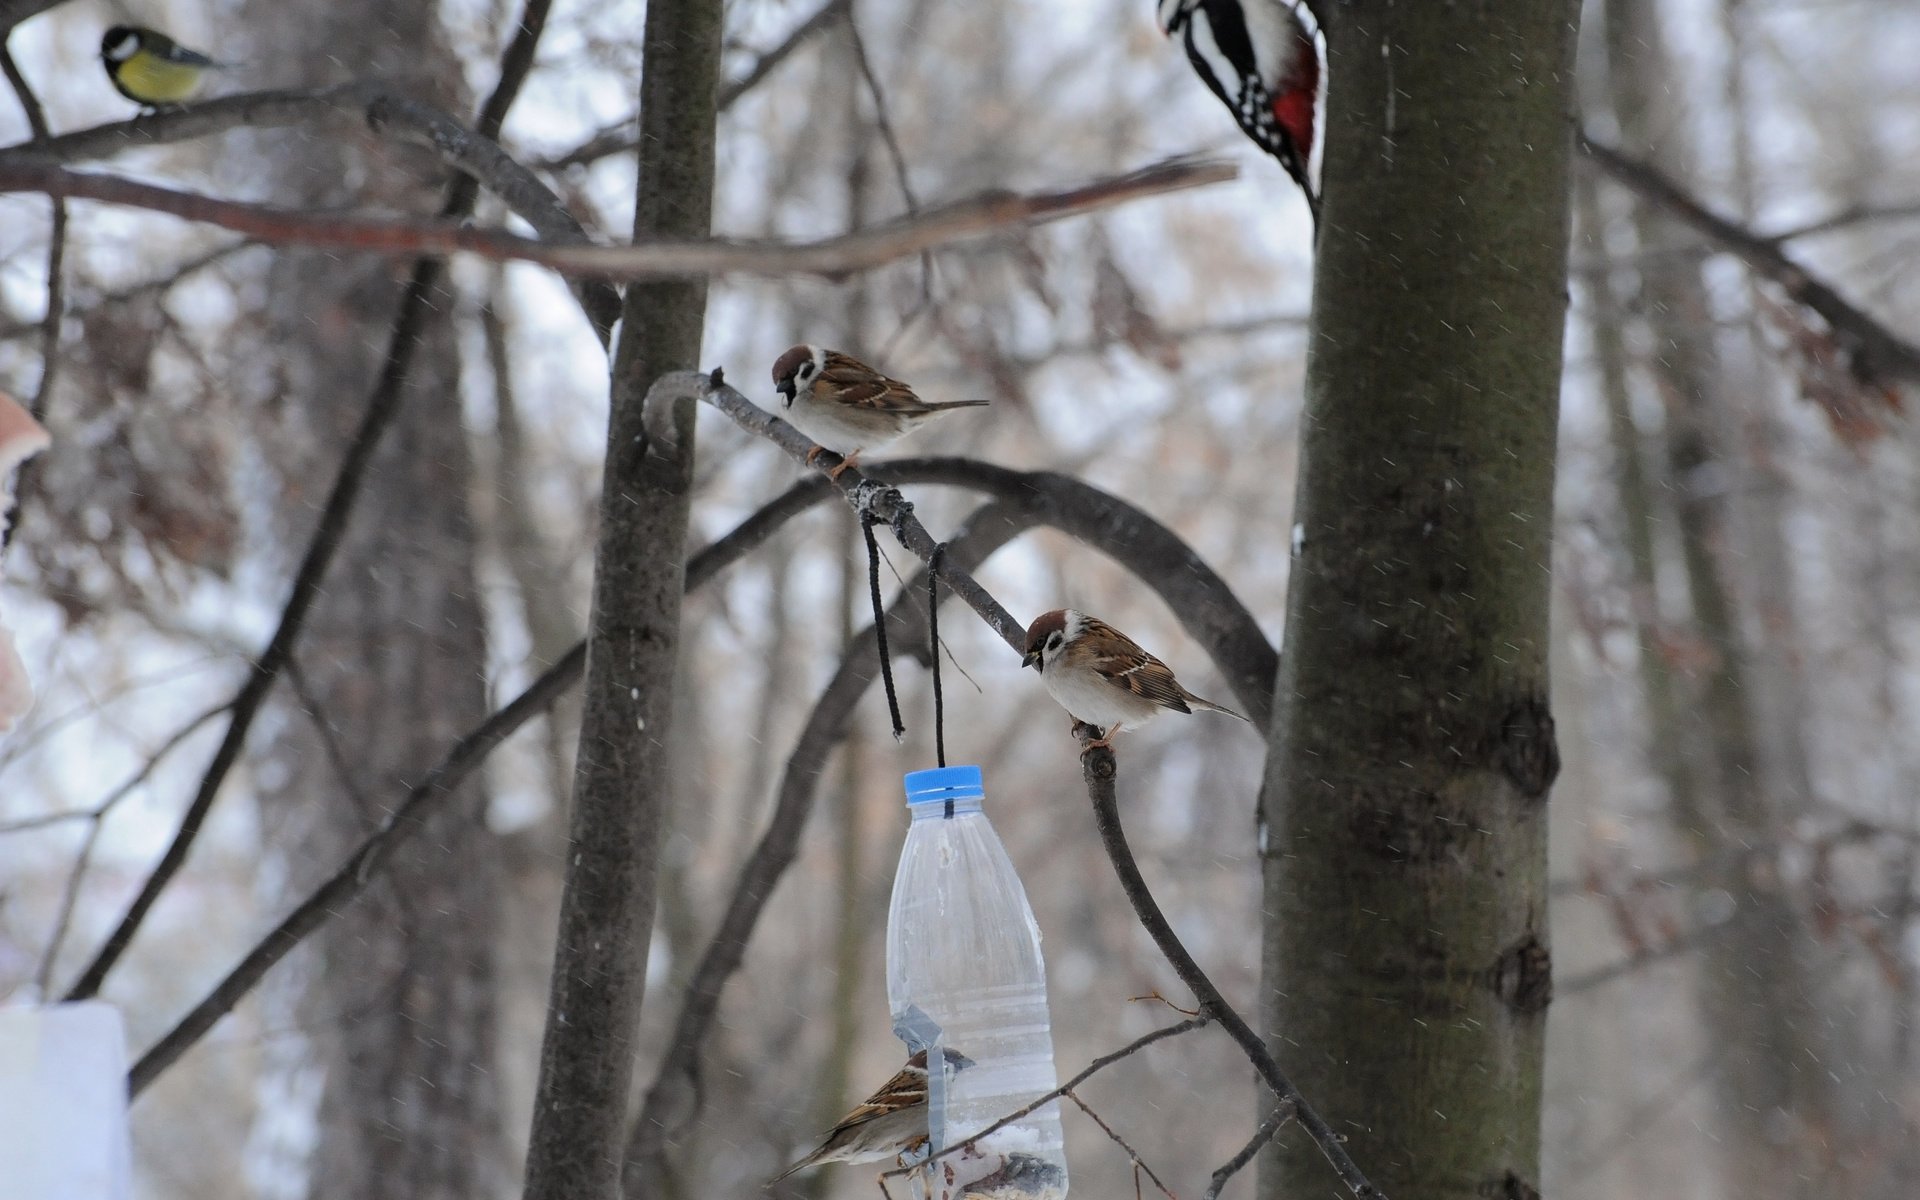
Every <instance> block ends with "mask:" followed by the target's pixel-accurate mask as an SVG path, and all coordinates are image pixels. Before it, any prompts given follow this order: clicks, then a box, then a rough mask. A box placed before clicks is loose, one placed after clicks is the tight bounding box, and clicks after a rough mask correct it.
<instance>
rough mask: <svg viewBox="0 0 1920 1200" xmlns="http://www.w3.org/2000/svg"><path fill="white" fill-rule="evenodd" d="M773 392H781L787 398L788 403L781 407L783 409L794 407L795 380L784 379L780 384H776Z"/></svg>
mask: <svg viewBox="0 0 1920 1200" xmlns="http://www.w3.org/2000/svg"><path fill="white" fill-rule="evenodd" d="M773 390H774V391H776V392H779V393H780V394H781V395H782V396H785V397H786V398H787V399H786V402H785V403H784V404H783V405H782V406H781V407H783V408H792V407H793V380H792V379H791V378H788V379H782V380H781V381H780V382H779V383H776V384H774V385H773Z"/></svg>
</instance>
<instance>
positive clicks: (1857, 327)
mask: <svg viewBox="0 0 1920 1200" xmlns="http://www.w3.org/2000/svg"><path fill="white" fill-rule="evenodd" d="M1579 148H1580V151H1581V153H1583V154H1585V155H1586V156H1587V157H1588V158H1590V159H1592V160H1593V161H1594V162H1595V163H1596V164H1598V165H1599V166H1600V168H1601V169H1603V170H1604V171H1606V173H1607V174H1608V175H1609V176H1611V177H1612V178H1613V179H1614V180H1615V181H1616V182H1618V183H1620V184H1622V185H1623V186H1625V187H1626V188H1627V189H1628V190H1630V191H1632V192H1633V193H1634V194H1635V195H1637V196H1639V197H1640V198H1641V199H1642V200H1645V201H1647V202H1648V203H1650V204H1652V205H1654V206H1655V207H1657V208H1659V209H1660V210H1661V211H1662V212H1664V213H1666V214H1667V215H1668V216H1671V217H1673V218H1675V219H1676V220H1679V221H1681V222H1682V223H1684V224H1686V225H1688V226H1690V227H1691V228H1693V229H1694V230H1695V231H1696V232H1698V233H1700V234H1702V235H1703V236H1705V237H1707V238H1709V239H1710V240H1712V241H1713V242H1715V243H1716V244H1718V245H1719V246H1720V247H1721V248H1723V249H1725V250H1727V251H1728V252H1729V253H1731V254H1733V255H1734V256H1735V257H1736V258H1738V259H1739V260H1740V261H1741V262H1743V263H1745V264H1746V265H1747V267H1748V268H1749V269H1751V270H1752V271H1753V272H1754V273H1756V274H1758V275H1760V276H1763V277H1764V278H1766V279H1768V280H1771V281H1772V282H1773V283H1774V284H1776V285H1777V286H1778V287H1780V288H1781V289H1782V290H1783V291H1785V292H1786V294H1787V296H1788V297H1789V298H1791V299H1792V300H1793V301H1794V302H1795V303H1798V304H1801V305H1804V306H1805V307H1806V308H1809V309H1811V310H1812V311H1814V312H1815V313H1818V314H1819V315H1820V317H1821V318H1822V319H1823V320H1825V321H1826V323H1827V325H1828V326H1829V327H1831V328H1832V330H1833V332H1834V334H1835V336H1837V337H1839V338H1840V339H1842V340H1843V341H1844V342H1846V343H1848V344H1849V345H1850V348H1851V349H1852V350H1853V351H1854V352H1855V356H1856V357H1855V362H1854V369H1855V370H1856V372H1859V373H1860V374H1861V377H1862V378H1865V379H1876V378H1882V377H1886V378H1895V379H1903V380H1906V381H1908V382H1916V381H1920V346H1916V345H1915V344H1914V343H1913V342H1911V341H1908V340H1907V339H1905V338H1903V337H1901V336H1899V335H1898V334H1896V333H1894V332H1893V331H1892V330H1890V329H1888V328H1887V327H1886V326H1885V325H1883V324H1881V323H1880V322H1879V321H1878V320H1876V319H1875V318H1873V317H1872V316H1869V315H1868V314H1867V313H1866V312H1865V311H1863V310H1862V309H1860V308H1859V307H1857V306H1856V305H1854V304H1853V303H1852V302H1851V301H1849V300H1847V299H1846V298H1845V297H1843V296H1841V295H1840V293H1839V292H1838V291H1836V290H1835V289H1834V288H1833V286H1832V285H1830V284H1828V283H1827V282H1826V281H1824V280H1822V279H1820V278H1819V277H1817V276H1815V275H1814V274H1812V273H1811V272H1810V271H1808V270H1807V269H1806V268H1805V267H1802V266H1801V265H1800V264H1798V263H1796V262H1794V261H1793V260H1792V259H1790V258H1788V257H1787V255H1786V252H1785V251H1784V250H1783V249H1782V248H1781V242H1782V239H1781V238H1777V237H1772V238H1770V237H1763V236H1761V235H1760V234H1757V233H1754V232H1753V231H1751V230H1749V229H1746V228H1744V227H1742V226H1741V225H1739V224H1737V223H1735V222H1733V221H1730V220H1728V219H1727V218H1725V217H1722V216H1720V215H1718V214H1716V213H1714V212H1712V211H1711V210H1709V209H1708V208H1707V207H1706V205H1704V204H1702V203H1701V202H1700V201H1699V200H1697V199H1695V198H1694V197H1693V196H1692V195H1691V194H1690V193H1688V192H1687V191H1686V190H1685V189H1684V188H1682V187H1681V186H1680V185H1679V184H1678V183H1676V182H1674V181H1673V180H1671V179H1669V178H1667V176H1665V175H1663V174H1661V172H1660V171H1659V170H1658V169H1657V168H1655V167H1653V166H1651V165H1649V164H1648V163H1644V162H1641V161H1640V160H1638V159H1634V158H1629V157H1627V156H1626V155H1625V154H1622V153H1621V152H1620V151H1619V150H1616V149H1614V148H1613V147H1611V146H1606V145H1603V144H1601V143H1599V142H1596V141H1594V140H1593V139H1592V138H1590V137H1587V136H1585V135H1582V136H1581V138H1580V141H1579Z"/></svg>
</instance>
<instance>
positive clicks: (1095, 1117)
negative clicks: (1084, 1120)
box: [1067, 1091, 1180, 1200]
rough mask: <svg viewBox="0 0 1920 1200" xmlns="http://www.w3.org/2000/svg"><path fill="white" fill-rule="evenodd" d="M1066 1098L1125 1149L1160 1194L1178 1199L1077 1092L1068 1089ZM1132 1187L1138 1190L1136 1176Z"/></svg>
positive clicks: (1134, 1166)
mask: <svg viewBox="0 0 1920 1200" xmlns="http://www.w3.org/2000/svg"><path fill="white" fill-rule="evenodd" d="M1067 1099H1069V1100H1071V1101H1073V1102H1074V1103H1075V1104H1077V1105H1079V1106H1080V1111H1081V1112H1083V1113H1085V1114H1087V1116H1089V1117H1090V1118H1092V1119H1093V1123H1094V1124H1095V1125H1098V1126H1099V1127H1100V1132H1102V1133H1104V1134H1106V1135H1107V1136H1108V1137H1109V1138H1111V1139H1113V1144H1114V1145H1116V1146H1118V1147H1120V1148H1121V1149H1122V1150H1125V1151H1126V1152H1127V1158H1128V1160H1129V1161H1131V1162H1132V1163H1133V1169H1134V1170H1136V1171H1140V1172H1143V1173H1144V1174H1145V1175H1146V1177H1147V1178H1148V1179H1151V1180H1152V1181H1153V1186H1155V1187H1157V1188H1159V1189H1160V1194H1161V1195H1162V1196H1165V1197H1166V1198H1167V1200H1180V1197H1178V1196H1176V1195H1174V1194H1173V1193H1172V1192H1171V1191H1169V1190H1167V1185H1166V1184H1164V1183H1162V1182H1161V1181H1160V1176H1158V1175H1156V1174H1154V1171H1153V1168H1152V1167H1150V1166H1148V1165H1147V1160H1146V1159H1144V1158H1142V1157H1140V1152H1139V1151H1138V1150H1135V1149H1134V1148H1133V1147H1132V1146H1129V1145H1127V1139H1125V1138H1123V1137H1121V1136H1120V1135H1119V1134H1118V1133H1116V1132H1115V1131H1114V1128H1113V1126H1111V1125H1109V1124H1107V1123H1106V1122H1105V1121H1103V1120H1101V1119H1100V1114H1099V1113H1097V1112H1095V1111H1093V1109H1092V1108H1090V1107H1089V1106H1088V1105H1087V1102H1086V1101H1085V1100H1082V1099H1081V1098H1080V1097H1079V1095H1078V1094H1077V1093H1075V1092H1072V1091H1069V1092H1068V1093H1067ZM1134 1189H1135V1190H1136V1191H1138V1190H1139V1180H1138V1179H1137V1178H1136V1179H1135V1181H1134Z"/></svg>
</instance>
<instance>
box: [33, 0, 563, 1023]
mask: <svg viewBox="0 0 1920 1200" xmlns="http://www.w3.org/2000/svg"><path fill="white" fill-rule="evenodd" d="M547 3H548V0H528V12H529V13H534V12H536V11H538V10H543V9H544V7H545V5H546V4H547ZM539 25H540V21H539V20H537V19H536V20H533V21H532V22H528V21H524V20H523V22H522V23H521V26H520V28H519V30H518V32H517V33H516V34H515V37H514V41H513V43H512V44H511V45H510V46H509V47H508V49H507V51H506V54H505V55H504V58H503V62H504V66H503V69H502V72H501V75H500V79H499V82H498V84H497V85H496V87H495V90H494V92H493V94H492V95H491V96H489V97H488V99H487V101H486V104H485V105H484V106H483V108H482V112H493V111H495V110H496V107H498V108H499V109H500V110H502V111H504V107H505V105H506V104H508V103H510V101H511V98H512V97H513V96H514V95H515V94H516V93H517V92H518V90H519V88H520V85H521V84H522V83H523V82H524V81H525V72H526V69H527V67H528V65H529V64H530V62H531V57H530V53H529V52H528V51H527V50H526V49H525V48H524V47H523V46H522V42H523V41H524V40H526V39H528V38H529V37H530V35H531V34H532V33H537V32H538V30H539ZM216 103H217V102H216ZM189 111H190V112H191V111H192V110H189ZM162 115H163V116H164V115H166V114H162ZM476 197H477V192H476V188H475V185H474V184H473V183H472V182H470V181H469V180H468V177H467V176H461V177H459V178H458V179H456V180H455V181H454V184H453V186H452V187H450V188H449V189H448V195H447V200H446V202H445V204H444V205H442V207H441V215H442V216H443V217H445V218H449V219H457V218H459V217H462V216H464V215H466V214H467V213H468V212H470V211H472V208H473V203H474V200H475V199H476ZM444 274H445V267H444V265H443V264H440V263H438V262H435V261H433V260H428V259H423V260H421V261H419V262H416V263H415V264H414V268H413V272H412V275H411V277H410V278H409V279H408V281H407V286H406V289H405V291H404V292H403V293H402V295H401V299H400V311H399V315H398V316H397V317H396V318H395V319H394V324H393V332H392V335H391V336H390V338H389V339H388V342H387V351H386V358H385V361H384V362H383V363H382V365H381V368H380V376H379V379H378V381H377V382H376V383H375V384H374V388H373V394H372V396H371V397H370V398H369V399H368V401H367V407H366V410H365V411H364V413H363V414H362V415H361V418H360V425H359V428H358V429H356V430H355V431H354V435H353V440H352V441H351V442H349V443H348V446H347V450H346V453H345V454H344V455H343V456H342V458H341V462H340V468H339V471H338V472H337V473H336V474H335V476H334V480H333V486H332V488H331V490H330V491H329V492H328V494H327V500H326V504H325V505H324V507H322V509H321V512H320V519H319V521H318V522H317V523H316V525H315V527H314V532H313V537H312V538H311V540H309V542H308V543H307V549H306V553H305V554H304V555H303V556H302V558H301V561H300V567H299V569H298V570H297V571H296V572H295V574H294V579H293V585H292V587H291V588H290V589H289V592H288V596H287V602H286V605H285V607H284V608H283V609H282V610H281V613H280V620H279V624H278V625H277V627H276V628H275V629H274V632H273V636H272V638H270V639H269V640H268V642H267V647H266V649H265V650H264V651H262V652H261V654H260V657H259V658H257V659H255V660H254V661H253V662H252V663H251V664H250V665H249V668H248V672H247V678H246V681H245V682H244V683H243V684H241V686H240V689H239V691H238V692H236V693H235V695H234V698H233V702H232V705H231V717H230V719H229V721H228V723H227V731H226V735H225V736H224V737H223V738H222V739H221V742H220V745H219V747H218V748H217V749H215V751H214V754H213V758H212V760H211V761H210V762H209V763H208V764H207V768H206V771H205V772H204V773H203V774H202V775H201V777H200V784H199V787H198V788H197V789H196V791H195V793H194V797H193V799H192V801H191V802H190V803H189V804H188V805H187V811H186V814H185V815H184V816H183V817H182V818H181V821H180V827H179V829H177V830H176V831H175V833H174V836H173V840H172V841H171V842H170V843H169V844H168V846H167V849H166V851H165V853H163V854H162V855H161V857H160V861H159V862H158V863H156V864H155V865H154V868H153V870H152V872H151V873H150V874H149V875H148V876H147V879H146V882H145V883H144V884H142V885H141V888H140V891H139V893H138V894H137V895H136V896H135V897H134V900H133V903H132V904H131V905H129V906H128V908H127V911H126V914H125V915H124V916H122V917H121V919H120V923H119V924H118V925H117V926H115V927H114V930H113V932H112V933H111V934H109V935H108V936H107V940H106V941H105V942H104V943H103V944H102V945H101V947H100V950H99V952H98V953H97V954H95V956H94V959H93V961H92V962H91V963H89V964H88V966H87V968H86V970H85V971H83V972H82V973H81V975H80V978H79V980H77V981H76V982H75V983H74V985H73V987H72V988H71V989H69V991H68V992H67V995H66V999H68V1000H84V999H87V998H88V997H91V996H94V995H97V994H98V993H99V991H100V986H101V984H102V983H104V982H105V980H106V977H107V973H108V972H109V971H111V970H112V969H113V967H114V964H115V963H117V962H118V961H119V960H120V957H121V956H122V955H123V954H125V953H126V951H127V947H128V946H130V945H131V944H132V942H133V937H134V934H136V933H137V932H138V931H139V929H140V926H141V924H142V923H143V922H144V921H145V920H146V916H147V913H148V912H149V911H150V910H151V909H152V908H153V905H154V902H155V901H156V900H158V899H159V898H160V893H161V892H162V891H164V890H165V889H166V886H167V885H168V884H169V883H170V882H171V881H172V880H173V877H174V875H175V874H177V873H178V872H179V870H180V868H181V867H182V866H183V865H185V863H186V859H187V853H188V851H189V850H191V849H192V847H193V843H194V841H195V839H196V838H198V837H199V835H200V829H201V827H202V825H203V824H204V823H205V821H206V817H207V813H208V811H209V810H211V809H212V807H213V802H214V799H215V798H216V797H217V796H218V794H219V791H220V786H221V784H222V783H224V782H225V780H226V777H227V774H228V772H230V771H231V770H232V769H233V766H234V764H235V763H236V762H237V761H239V757H240V752H241V750H242V748H243V747H244V746H245V744H246V738H247V732H248V730H249V729H251V728H252V726H253V721H254V718H255V717H257V716H258V715H259V713H260V710H261V708H262V707H263V706H264V705H265V703H266V700H267V696H268V695H269V694H270V693H271V692H272V690H273V685H274V682H275V680H276V679H277V678H278V676H279V674H280V671H281V669H282V668H283V667H285V666H286V664H287V661H288V659H289V658H290V657H291V656H292V654H293V647H294V644H295V643H296V642H297V641H298V640H299V638H300V634H301V632H302V630H303V629H304V628H305V625H306V618H307V614H308V612H309V610H310V609H311V608H312V606H313V604H314V602H315V601H316V600H317V599H318V598H319V595H320V584H321V582H322V581H323V580H324V579H325V578H326V573H327V568H328V567H329V566H331V565H332V562H333V556H334V554H335V553H336V552H337V551H338V550H339V548H340V543H341V541H342V539H343V538H344V537H345V536H346V530H347V524H348V521H349V520H350V519H351V517H352V515H353V509H354V506H355V504H356V503H357V501H358V499H359V495H360V485H361V483H362V482H363V481H364V479H365V477H366V473H367V470H368V468H369V466H370V465H371V464H372V461H373V455H374V452H375V450H377V449H378V448H379V445H380V442H381V439H382V438H383V436H384V435H385V433H386V431H387V429H388V428H389V427H390V426H391V425H392V423H393V419H394V417H395V416H397V415H398V413H399V411H400V405H401V403H402V401H403V399H404V393H405V383H406V379H407V374H408V371H409V369H410V367H411V366H412V361H413V353H414V350H415V349H416V348H417V347H418V345H419V343H420V340H421V338H422V336H423V335H424V333H425V332H426V328H427V323H428V321H429V320H430V319H431V318H432V316H433V313H434V308H433V305H432V303H431V299H432V296H433V293H434V292H435V291H436V290H437V289H438V287H439V286H440V283H441V280H442V277H443V276H444Z"/></svg>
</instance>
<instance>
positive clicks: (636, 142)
mask: <svg viewBox="0 0 1920 1200" xmlns="http://www.w3.org/2000/svg"><path fill="white" fill-rule="evenodd" d="M852 2H853V0H827V2H826V3H825V4H823V5H821V6H820V7H819V8H818V9H816V10H815V11H814V14H813V15H812V16H811V17H808V18H807V19H806V20H804V21H802V22H800V24H798V25H796V26H795V27H794V30H793V32H792V33H789V34H788V35H787V36H786V38H785V39H783V40H782V41H781V42H780V44H779V45H777V46H775V47H774V48H773V49H771V50H769V51H767V52H766V53H765V54H762V55H761V56H760V57H759V58H758V59H756V60H754V64H753V66H751V67H749V68H747V71H746V73H745V74H743V75H741V76H740V77H739V78H737V79H734V80H732V81H730V82H728V83H727V84H725V85H723V86H722V87H721V89H720V95H719V97H718V99H717V100H716V101H715V104H716V105H717V106H718V108H719V110H720V111H721V112H726V111H727V110H728V109H729V108H731V107H733V105H734V103H735V102H736V101H738V100H739V99H740V98H741V97H742V96H745V95H746V94H747V93H748V92H751V91H752V90H753V89H754V88H756V87H759V86H760V83H761V81H762V80H764V79H766V77H767V76H769V75H771V74H773V71H774V68H775V67H778V66H779V65H780V64H781V63H783V62H785V61H786V60H787V58H788V56H789V55H791V54H792V53H793V52H794V51H795V50H798V49H799V48H800V47H802V46H804V45H806V44H807V43H808V42H809V41H811V40H813V36H814V35H815V34H817V33H819V32H820V31H821V30H823V29H825V28H827V27H828V26H829V25H831V24H833V22H834V21H835V20H837V19H839V17H840V15H841V14H842V13H844V12H845V11H846V10H847V7H848V6H849V5H850V4H851V3H852ZM639 146H640V118H639V117H637V116H635V117H627V118H625V119H623V120H620V121H616V122H614V123H613V124H611V125H608V126H605V127H604V128H602V129H601V130H600V131H599V132H598V133H596V134H594V135H593V136H592V137H590V138H588V139H587V140H586V141H584V142H582V143H580V145H578V146H576V147H574V148H573V149H571V150H569V151H567V152H566V153H564V154H561V155H559V156H557V157H554V158H545V159H539V160H537V161H536V162H535V163H534V165H535V166H538V167H542V168H545V169H546V170H549V171H561V170H565V169H566V168H568V167H574V166H586V165H587V164H589V163H595V162H599V161H600V160H601V159H603V158H607V157H609V156H610V155H614V154H630V153H632V152H633V151H634V150H636V149H638V148H639Z"/></svg>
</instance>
